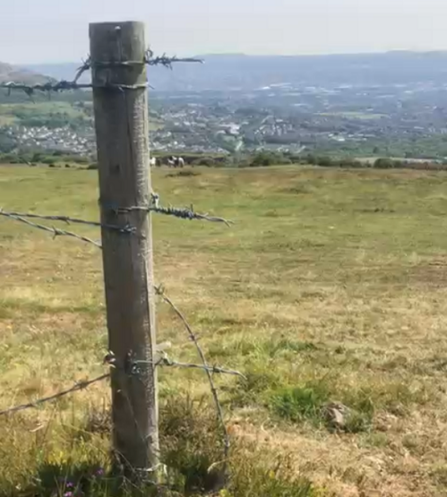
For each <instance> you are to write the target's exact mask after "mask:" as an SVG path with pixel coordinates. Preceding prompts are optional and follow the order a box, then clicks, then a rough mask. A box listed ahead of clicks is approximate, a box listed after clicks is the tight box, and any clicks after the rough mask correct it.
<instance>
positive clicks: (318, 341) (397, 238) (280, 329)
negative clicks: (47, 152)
mask: <svg viewBox="0 0 447 497" xmlns="http://www.w3.org/2000/svg"><path fill="white" fill-rule="evenodd" d="M193 172H194V175H191V176H178V175H177V173H176V172H172V170H163V169H160V170H156V171H155V172H154V175H153V182H154V189H155V191H157V192H158V193H160V195H161V199H162V202H163V201H164V203H166V204H167V203H172V204H174V205H190V204H191V203H193V204H194V205H195V207H196V209H197V210H201V211H207V212H212V213H215V214H218V215H222V216H225V217H227V218H229V219H232V220H234V221H235V224H234V225H233V226H232V227H231V228H226V227H225V226H221V225H215V224H212V223H207V224H206V223H201V222H182V221H179V220H176V219H166V218H159V217H157V218H156V219H155V226H154V239H155V268H156V278H157V281H158V282H160V283H163V285H164V286H165V288H166V291H167V293H169V295H170V296H171V297H172V298H173V299H174V300H175V301H176V302H177V303H178V305H179V306H180V307H181V308H182V309H183V310H184V312H185V313H186V315H187V316H188V317H189V319H190V322H191V324H192V325H193V327H194V329H195V330H196V331H197V333H198V334H199V335H200V337H201V344H202V346H203V348H204V350H205V352H206V353H207V355H208V358H209V360H210V361H211V362H213V363H216V364H218V365H221V366H226V367H229V368H235V369H239V370H240V371H242V372H243V373H245V374H246V376H247V380H237V379H234V378H231V377H222V378H217V379H216V381H217V384H218V386H219V390H220V392H221V395H222V401H223V403H224V407H225V411H226V415H227V422H228V427H229V430H230V432H231V434H232V437H233V438H234V446H235V451H236V452H237V454H236V455H235V458H236V459H235V461H237V462H236V463H235V471H236V477H235V479H234V482H235V483H233V486H234V488H233V490H231V491H228V492H227V493H225V492H222V493H221V494H220V495H222V496H230V495H231V496H233V495H234V496H238V497H239V496H240V497H243V496H253V497H255V496H277V497H279V496H282V497H289V496H290V497H292V496H303V497H304V496H311V495H312V496H316V495H318V496H323V495H336V496H343V497H346V496H347V497H351V496H352V497H354V496H358V497H360V496H367V497H369V496H373V497H375V496H390V497H391V496H393V497H403V496H419V497H422V496H427V497H428V496H442V495H447V491H446V488H447V487H446V485H447V461H446V454H447V436H446V431H447V401H446V382H445V375H446V369H447V335H446V329H447V321H446V315H447V309H446V306H447V290H446V288H447V267H446V266H447V216H446V212H447V175H446V174H445V173H442V172H437V173H435V172H420V171H402V170H399V171H371V170H356V171H349V170H335V169H326V170H324V169H316V168H315V169H311V168H301V167H290V168H263V169H246V170H216V169H211V170H210V169H194V170H193ZM96 182H97V177H96V173H95V172H94V171H81V170H72V169H70V170H48V169H44V168H13V167H2V168H0V198H1V206H2V207H3V208H5V209H11V210H14V209H15V210H28V211H29V210H35V211H36V212H39V213H49V214H55V213H62V214H68V215H72V216H78V217H83V218H90V219H96V218H97V198H98V192H97V186H96ZM73 229H75V228H73ZM76 229H77V228H76ZM77 231H78V232H80V233H85V234H89V235H90V236H92V237H94V236H95V235H96V236H99V234H96V233H94V230H93V232H92V230H91V229H89V228H82V227H81V229H77ZM0 275H1V283H2V284H1V287H0V333H1V335H0V336H1V340H0V378H1V382H2V388H1V393H0V409H1V408H4V407H8V406H10V405H15V404H18V403H21V402H24V401H28V400H32V399H36V398H39V397H40V396H43V395H47V394H52V393H55V392H57V391H58V390H60V389H61V388H64V387H67V386H68V387H69V386H71V385H72V384H73V382H74V381H75V380H82V379H86V378H89V377H92V376H94V375H99V374H101V373H102V372H104V366H102V365H101V363H102V359H103V357H104V355H105V352H106V350H107V340H106V330H105V323H104V304H103V290H102V274H101V254H100V252H99V251H97V250H96V249H95V248H94V247H90V246H88V245H83V244H82V243H80V242H78V241H76V240H69V239H63V238H62V237H59V238H57V239H56V240H52V239H51V236H46V234H44V233H41V232H38V231H33V230H30V229H29V228H27V227H22V226H21V225H20V224H16V223H15V222H13V221H9V220H3V219H0ZM157 312H158V336H159V341H165V340H170V341H171V342H172V343H173V347H172V351H171V352H170V354H171V355H172V357H175V358H177V359H179V360H191V361H196V357H195V352H194V349H193V348H192V346H191V344H190V343H189V342H188V340H187V337H186V335H185V332H184V330H183V329H182V327H181V325H180V324H179V323H177V322H176V320H175V317H174V316H173V315H172V314H171V312H170V310H169V309H168V308H166V307H165V306H164V305H163V304H162V303H160V305H159V306H158V311H157ZM160 388H161V399H162V419H163V420H164V422H165V423H166V421H167V420H168V419H169V420H172V419H175V415H176V413H177V415H178V414H179V412H180V413H182V412H183V411H181V409H182V407H179V406H183V405H184V406H185V407H184V409H185V411H184V412H183V414H181V416H179V418H183V419H186V418H185V416H186V415H187V414H188V413H190V411H188V409H189V407H188V404H187V403H183V401H182V400H181V399H185V398H186V397H189V398H193V399H202V397H203V398H204V399H205V400H202V402H205V404H204V405H205V406H206V405H211V400H210V399H209V392H208V389H207V385H206V379H205V378H204V376H203V374H201V373H200V372H185V371H174V370H169V371H164V370H163V371H162V372H161V386H160ZM173 399H174V400H173ZM330 403H340V404H341V405H340V406H338V407H337V406H336V408H334V409H335V410H334V409H332V410H331V404H330ZM108 404H109V387H108V385H107V384H100V385H97V386H94V387H92V388H91V389H89V390H87V391H84V392H81V393H78V394H75V395H73V396H72V397H69V398H65V399H64V400H62V401H60V402H58V403H57V404H53V405H46V406H45V407H42V408H39V409H36V410H28V411H25V412H23V413H19V414H17V415H15V416H11V417H7V418H5V417H3V418H0V461H1V463H0V495H11V496H19V495H20V496H28V495H29V496H31V495H48V496H50V495H64V492H65V490H66V489H65V488H62V487H58V488H57V489H56V493H54V485H55V484H54V475H55V474H62V476H64V475H67V474H68V473H70V474H71V473H73V472H76V471H77V470H79V468H85V467H93V466H95V465H100V466H106V467H107V464H108V456H107V450H108V447H109V443H108V433H107V431H105V433H104V432H103V430H101V428H102V427H104V426H107V419H104V418H105V414H106V413H107V407H108ZM332 407H333V406H332ZM337 409H338V410H337ZM206 411H207V409H206V408H205V407H204V406H201V407H199V408H198V410H196V411H195V414H194V415H195V416H197V419H199V420H200V419H202V418H201V417H200V416H204V414H203V413H204V412H206ZM335 411H336V412H337V413H339V414H334V412H335ZM192 419H193V416H192V415H191V419H190V421H191V424H189V425H188V430H189V431H188V430H187V432H188V433H196V432H195V431H194V430H198V431H200V429H201V428H203V426H199V427H197V426H196V425H195V424H194V423H193V422H192ZM204 423H205V422H204ZM197 424H201V422H198V423H197ZM191 436H193V435H191ZM197 436H199V435H197ZM162 441H164V439H163V438H162ZM169 443H172V440H170V439H169V437H167V438H166V444H169ZM178 443H183V445H182V447H185V446H186V445H188V444H187V443H186V442H185V441H184V440H183V442H181V441H178ZM206 443H209V440H208V442H206ZM206 443H205V442H204V443H203V446H202V445H201V446H200V447H201V448H200V450H202V449H203V447H204V445H206ZM185 444H186V445H185ZM199 445H200V444H199ZM210 447H211V445H210ZM185 450H186V449H185ZM207 450H209V451H210V450H212V449H209V448H208V449H207ZM179 451H180V449H179ZM197 451H199V448H197ZM249 453H251V454H252V455H253V457H254V458H255V459H257V460H259V465H260V466H259V467H261V466H262V468H264V467H266V468H267V467H268V466H269V464H270V466H272V465H273V466H272V467H273V469H271V468H270V469H269V471H268V472H265V473H262V471H261V470H260V471H261V473H262V475H263V476H262V477H259V478H260V479H257V478H258V476H259V474H261V473H258V472H257V471H258V470H257V469H256V470H255V469H253V468H252V466H250V467H248V466H244V464H243V463H242V461H246V460H248V459H247V458H248V454H249ZM174 454H176V452H175V450H174V451H173V452H172V451H171V452H170V453H169V454H168V456H169V457H167V459H168V460H172V461H174V462H173V464H174V463H175V457H173V455H174ZM279 455H280V456H282V457H283V466H281V468H282V469H281V470H279V469H278V468H276V469H275V468H274V466H275V465H276V461H277V460H278V459H277V458H278V456H279ZM207 457H208V456H207ZM209 457H211V459H212V456H209ZM216 457H217V456H216ZM196 462H197V461H196ZM177 463H178V461H177ZM197 464H198V463H197ZM250 464H251V463H250ZM264 464H265V466H264ZM255 474H256V475H258V476H256V478H255V476H254V475H255ZM284 475H285V476H284ZM294 477H299V478H300V480H299V481H296V482H293V480H294ZM262 478H263V479H262ZM258 480H259V481H258ZM261 480H262V481H261ZM305 480H308V481H309V482H311V483H312V488H311V487H310V486H307V484H306V482H305ZM256 485H258V486H257V487H256ZM52 488H53V490H52ZM29 489H34V490H29ZM35 489H38V491H37V490H35ZM33 492H34V493H33ZM58 492H59V493H58ZM91 495H93V494H92V493H91ZM95 495H96V494H95ZM98 495H99V494H98ZM101 495H109V494H106V493H104V494H101ZM110 495H113V494H110Z"/></svg>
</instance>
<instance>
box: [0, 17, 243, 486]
mask: <svg viewBox="0 0 447 497" xmlns="http://www.w3.org/2000/svg"><path fill="white" fill-rule="evenodd" d="M97 27H98V26H97ZM115 31H116V32H117V33H118V34H119V33H120V32H121V27H120V26H117V27H116V28H115ZM118 43H119V48H120V50H121V45H120V44H121V41H120V38H119V36H118ZM140 53H141V52H140ZM119 58H121V56H120V57H119ZM178 62H198V63H201V62H202V61H201V60H199V59H194V58H183V59H182V58H177V57H167V56H166V55H162V56H155V55H154V53H153V52H152V50H150V49H149V50H147V51H146V52H145V54H144V57H143V59H142V60H127V61H122V60H117V61H115V60H113V61H109V62H105V61H93V60H92V59H91V58H90V57H89V58H88V59H87V60H86V61H85V62H83V64H82V66H81V67H80V68H79V69H78V71H77V73H76V75H75V78H74V79H73V80H72V81H65V80H62V81H54V80H53V81H48V82H47V83H43V84H34V85H27V84H23V83H18V82H12V81H11V82H6V83H1V84H0V88H5V89H7V90H8V93H10V92H11V91H12V90H20V91H24V92H25V93H26V94H27V95H29V96H30V97H32V95H33V94H34V93H35V92H44V93H51V92H62V91H72V90H85V89H93V88H95V89H97V88H102V89H104V90H111V91H113V90H115V91H119V92H123V94H124V91H125V90H141V89H146V88H147V87H149V85H148V83H147V82H145V83H140V82H138V80H136V81H137V83H136V84H121V83H120V84H117V83H113V84H112V83H108V82H107V81H106V82H105V83H102V81H101V80H98V78H96V81H97V83H96V84H95V83H94V81H95V77H93V79H92V83H79V79H80V78H81V76H82V74H83V73H84V72H85V71H87V70H93V76H95V71H94V70H95V69H101V68H103V69H104V68H110V69H112V68H115V69H116V68H117V67H121V68H126V67H133V66H138V67H140V68H141V66H146V65H147V66H156V65H161V66H164V67H166V68H172V65H173V64H174V63H178ZM124 81H126V80H125V79H124ZM139 166H140V167H141V163H140V164H139ZM147 167H149V164H148V165H147ZM101 207H102V209H103V212H109V214H114V215H115V216H118V215H120V214H130V213H132V212H135V211H142V212H146V213H148V214H149V213H152V212H153V213H156V214H161V215H166V216H172V217H177V218H179V219H183V220H204V221H209V222H215V223H224V224H226V225H227V226H230V224H231V222H230V221H228V220H226V219H224V218H222V217H217V216H211V215H209V214H200V213H197V212H195V211H194V209H193V207H192V206H191V207H190V208H179V207H172V206H168V207H164V206H161V205H160V196H159V195H158V194H156V193H152V194H151V197H150V202H149V204H148V205H130V206H125V205H124V206H121V205H117V206H115V205H101ZM0 216H3V217H6V218H8V219H10V220H13V221H17V222H20V223H23V224H26V225H27V226H29V227H32V228H35V229H39V230H42V231H45V232H48V233H51V234H53V235H54V237H56V236H67V237H71V238H75V239H78V240H80V241H83V242H86V243H89V244H92V245H95V246H96V247H97V248H100V249H102V245H101V244H100V243H99V242H96V241H94V240H92V239H91V238H88V237H86V236H82V235H78V234H76V233H73V232H71V231H67V230H63V229H60V228H55V227H49V226H46V225H43V224H39V223H35V222H33V221H31V220H30V219H40V220H46V221H57V222H64V223H66V224H71V223H73V224H83V225H87V226H91V227H96V228H98V227H99V228H102V229H105V230H109V231H113V232H115V233H118V234H123V235H130V236H131V235H134V234H135V233H136V232H137V228H136V227H134V226H131V225H129V224H126V225H125V226H119V225H116V224H104V223H101V222H98V221H87V220H84V219H78V218H72V217H70V216H65V215H40V214H36V213H32V212H25V213H19V212H8V211H5V210H4V209H0ZM149 237H150V235H149ZM155 293H156V294H157V295H158V296H160V297H161V298H162V299H163V301H164V302H166V303H167V304H168V305H169V306H170V307H171V309H172V310H173V311H174V313H175V315H176V316H177V317H178V319H180V321H181V322H182V323H183V325H184V327H185V329H186V331H187V333H188V337H189V339H190V340H191V342H192V343H193V344H194V346H195V348H196V350H197V353H198V356H199V358H200V361H201V364H193V363H185V362H178V361H175V360H173V359H171V358H170V357H169V356H168V355H167V353H166V352H165V351H164V350H162V348H160V349H158V346H156V347H155V351H156V352H157V353H158V354H159V355H158V357H157V358H156V359H153V360H152V361H142V360H137V359H135V358H134V356H133V353H132V351H128V352H127V355H126V359H125V360H124V361H123V364H120V363H119V361H118V360H117V358H116V356H115V354H114V352H113V351H111V352H109V353H108V354H107V355H106V357H105V359H104V364H107V365H108V366H109V367H110V368H117V369H120V370H121V371H122V372H123V373H125V375H128V376H139V375H141V376H142V377H144V371H143V368H144V367H150V368H154V369H155V368H157V367H173V368H181V369H194V370H202V371H204V372H205V374H206V375H207V379H208V383H209V386H210V390H211V394H212V397H213V401H214V404H215V408H216V412H217V420H218V423H219V424H220V425H221V429H222V436H223V445H224V458H223V461H222V462H223V464H224V473H226V470H227V463H228V456H229V449H230V440H229V435H228V431H227V428H226V425H225V420H224V415H223V409H222V405H221V403H220V401H219V396H218V393H217V388H216V386H215V384H214V380H213V375H214V374H226V375H232V376H240V377H244V376H243V374H242V373H240V372H239V371H235V370H231V369H226V368H222V367H219V366H215V365H210V364H209V363H208V362H207V360H206V357H205V354H204V352H203V350H202V348H201V346H200V344H199V342H198V338H197V336H196V335H195V333H194V331H193V330H192V328H191V326H190V324H189V323H188V321H187V320H186V317H185V316H184V314H183V313H182V312H181V311H180V310H179V308H178V307H177V306H176V305H175V304H174V303H173V301H172V300H171V299H170V298H169V297H168V296H167V295H166V294H165V292H164V289H163V287H162V286H158V287H155ZM111 376H112V373H111V372H109V373H107V374H103V375H101V376H99V377H96V378H93V379H90V380H86V381H81V382H77V383H75V385H74V386H73V387H71V388H68V389H65V390H62V391H60V392H59V393H56V394H54V395H51V396H48V397H43V398H40V399H38V400H35V401H33V402H28V403H26V404H22V405H18V406H14V407H11V408H9V409H4V410H1V411H0V416H5V415H9V414H14V413H18V412H21V411H24V410H27V409H32V408H36V407H38V406H40V405H42V404H45V403H48V402H53V401H56V400H58V399H60V398H62V397H65V396H67V395H70V394H72V393H75V392H78V391H81V390H84V389H87V388H89V387H90V386H92V385H94V384H96V383H99V382H101V381H104V380H106V379H109V378H111ZM120 378H121V379H123V378H125V376H121V377H120ZM123 391H124V392H125V394H126V395H127V393H126V388H123ZM128 401H129V403H130V408H131V409H132V411H131V419H132V418H133V420H134V422H135V423H136V424H137V427H138V419H137V417H136V415H135V413H134V412H133V407H132V404H131V402H130V399H128ZM138 428H139V427H138ZM136 469H137V471H140V470H139V469H138V468H136ZM141 471H144V472H146V473H148V474H150V473H151V472H153V471H154V468H144V469H143V470H141ZM149 481H150V480H149ZM154 483H155V484H157V485H158V483H156V482H154ZM162 486H163V485H162Z"/></svg>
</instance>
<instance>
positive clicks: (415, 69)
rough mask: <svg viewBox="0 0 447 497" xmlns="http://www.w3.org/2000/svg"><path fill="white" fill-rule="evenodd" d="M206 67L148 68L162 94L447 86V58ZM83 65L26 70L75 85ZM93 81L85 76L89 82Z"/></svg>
mask: <svg viewBox="0 0 447 497" xmlns="http://www.w3.org/2000/svg"><path fill="white" fill-rule="evenodd" d="M200 58H202V59H203V60H204V61H205V64H203V65H199V64H181V63H179V64H176V65H175V67H174V70H173V71H169V70H167V69H165V68H163V67H151V68H149V71H148V72H149V80H150V83H151V85H152V86H154V87H155V89H156V90H158V91H204V90H211V91H222V90H244V91H251V90H255V89H259V88H262V87H268V86H270V85H281V84H290V85H292V86H293V85H307V86H325V87H328V86H336V85H363V86H364V85H370V86H376V85H380V86H381V85H389V84H408V83H418V82H421V83H426V82H430V81H431V82H435V83H437V84H444V83H445V84H447V52H425V53H418V52H399V51H396V52H388V53H382V54H353V55H320V56H252V55H240V54H228V55H204V56H201V57H200ZM78 66H79V64H72V63H66V64H50V65H48V64H47V65H32V66H27V67H26V69H28V70H33V71H36V72H38V73H41V74H47V75H48V76H51V77H54V78H57V79H73V77H74V75H75V73H76V70H77V68H78ZM88 78H89V75H88V74H86V75H85V76H84V80H88Z"/></svg>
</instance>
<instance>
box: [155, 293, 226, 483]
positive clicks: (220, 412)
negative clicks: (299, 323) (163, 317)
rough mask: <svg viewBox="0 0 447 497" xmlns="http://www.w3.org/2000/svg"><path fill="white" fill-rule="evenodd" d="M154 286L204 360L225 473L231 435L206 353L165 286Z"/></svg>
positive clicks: (224, 471) (203, 364)
mask: <svg viewBox="0 0 447 497" xmlns="http://www.w3.org/2000/svg"><path fill="white" fill-rule="evenodd" d="M154 288H155V293H156V294H157V295H158V296H160V297H161V298H162V299H163V300H164V301H165V302H166V303H167V304H168V305H169V306H170V307H171V309H172V310H173V311H174V312H175V314H176V315H177V317H178V318H179V319H180V321H181V322H182V323H183V325H184V326H185V329H186V331H187V333H188V336H189V338H190V340H191V341H192V342H193V343H194V346H195V348H196V350H197V353H198V355H199V357H200V360H201V361H202V366H203V369H204V371H205V373H206V376H207V378H208V383H209V385H210V389H211V395H212V397H213V400H214V405H215V407H216V411H217V419H218V421H219V423H220V425H221V429H222V435H223V442H224V459H223V461H224V468H223V473H224V474H225V473H226V472H227V464H228V456H229V453H230V436H229V434H228V430H227V427H226V424H225V419H224V415H223V409H222V406H221V404H220V400H219V395H218V393H217V389H216V386H215V384H214V380H213V376H212V374H211V370H210V366H209V365H208V362H207V360H206V357H205V354H204V352H203V350H202V347H201V346H200V343H199V340H198V338H197V336H196V335H195V333H194V331H193V329H192V328H191V326H190V324H189V323H188V321H187V319H186V317H185V316H184V315H183V313H182V312H181V311H180V310H179V308H178V307H177V306H176V305H175V304H174V302H173V301H172V300H171V299H170V298H169V297H168V296H167V295H166V294H165V291H164V288H163V286H161V285H160V286H156V287H154Z"/></svg>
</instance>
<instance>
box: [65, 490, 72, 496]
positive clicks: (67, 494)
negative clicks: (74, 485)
mask: <svg viewBox="0 0 447 497" xmlns="http://www.w3.org/2000/svg"><path fill="white" fill-rule="evenodd" d="M73 496H74V493H73V492H71V491H70V492H65V493H64V497H73Z"/></svg>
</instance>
